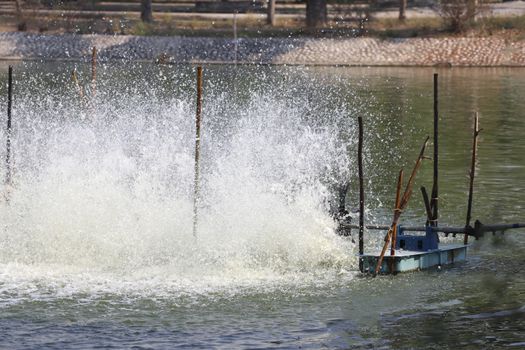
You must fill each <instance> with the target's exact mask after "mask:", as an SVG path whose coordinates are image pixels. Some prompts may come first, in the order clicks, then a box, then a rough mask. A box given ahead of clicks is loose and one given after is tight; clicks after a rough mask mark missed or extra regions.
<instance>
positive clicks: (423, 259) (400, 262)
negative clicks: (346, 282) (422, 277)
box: [359, 244, 467, 274]
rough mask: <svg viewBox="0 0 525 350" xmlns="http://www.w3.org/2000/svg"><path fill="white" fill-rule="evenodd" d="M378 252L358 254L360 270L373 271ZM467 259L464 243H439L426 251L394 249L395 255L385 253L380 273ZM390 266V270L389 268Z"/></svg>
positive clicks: (405, 270) (425, 267)
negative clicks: (434, 247)
mask: <svg viewBox="0 0 525 350" xmlns="http://www.w3.org/2000/svg"><path fill="white" fill-rule="evenodd" d="M379 256H380V252H377V253H373V254H363V255H359V259H360V260H361V261H362V269H361V272H364V273H372V274H373V273H374V271H375V268H376V265H377V261H378V259H379ZM466 259H467V245H464V244H440V245H439V247H438V248H437V249H431V250H428V251H417V250H405V249H396V250H395V255H394V256H390V254H387V255H385V257H384V259H383V263H382V265H381V269H380V270H379V273H381V274H391V273H398V272H408V271H416V270H423V269H428V268H431V267H435V266H441V265H449V264H453V263H455V262H460V261H465V260H466ZM390 266H392V270H391V269H390Z"/></svg>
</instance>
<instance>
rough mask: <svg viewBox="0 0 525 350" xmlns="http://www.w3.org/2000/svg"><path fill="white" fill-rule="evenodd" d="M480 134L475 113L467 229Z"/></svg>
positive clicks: (465, 238) (465, 240) (465, 242)
mask: <svg viewBox="0 0 525 350" xmlns="http://www.w3.org/2000/svg"><path fill="white" fill-rule="evenodd" d="M479 133H480V130H479V118H478V113H477V112H476V113H474V133H473V137H472V159H471V163H470V184H469V191H468V205H467V223H466V224H465V228H467V227H468V226H469V225H470V219H471V214H472V197H473V195H474V175H475V172H476V156H477V154H476V153H477V148H478V135H479ZM463 243H464V244H467V243H468V235H467V234H465V237H464V238H463Z"/></svg>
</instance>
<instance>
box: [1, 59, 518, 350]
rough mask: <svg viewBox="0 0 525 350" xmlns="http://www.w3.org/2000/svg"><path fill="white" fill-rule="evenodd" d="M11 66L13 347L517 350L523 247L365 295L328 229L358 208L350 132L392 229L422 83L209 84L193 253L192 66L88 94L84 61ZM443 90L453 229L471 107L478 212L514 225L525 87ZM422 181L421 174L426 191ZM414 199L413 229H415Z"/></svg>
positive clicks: (261, 74)
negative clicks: (337, 204)
mask: <svg viewBox="0 0 525 350" xmlns="http://www.w3.org/2000/svg"><path fill="white" fill-rule="evenodd" d="M73 68H76V69H77V70H78V75H79V80H80V83H81V85H82V86H83V88H84V89H85V91H84V95H85V96H86V97H85V98H82V97H80V96H79V94H78V91H77V88H76V86H75V85H74V84H73V83H72V82H71V80H70V73H71V70H72V69H73ZM14 69H15V81H16V86H15V100H14V111H13V115H14V120H13V156H14V165H13V169H14V176H13V178H14V183H13V186H12V188H10V189H4V190H3V191H4V197H5V199H4V200H3V201H2V203H0V216H1V222H2V227H3V229H2V232H1V233H0V308H1V314H0V329H1V331H0V344H1V347H5V348H93V347H118V348H122V347H124V348H127V347H135V348H173V347H175V346H177V347H190V348H221V347H222V348H232V347H234V348H314V349H317V348H363V349H368V348H403V349H405V348H414V349H422V348H429V349H432V348H454V349H456V348H463V349H479V348H506V347H516V348H520V347H523V346H524V345H525V337H524V336H523V334H524V333H525V332H524V331H525V322H524V321H523V319H524V317H523V316H524V314H525V279H524V277H523V273H522V271H521V267H522V266H523V264H524V263H525V258H524V254H523V252H522V251H523V249H524V248H525V236H524V234H525V231H523V230H517V231H514V232H508V233H507V234H506V235H505V236H495V237H491V236H489V237H486V238H485V239H483V240H480V241H478V242H475V243H474V244H473V245H472V247H471V248H470V249H469V260H468V261H467V262H465V263H462V264H457V265H454V266H452V267H450V268H444V269H439V270H431V271H424V272H417V273H408V274H402V275H398V276H395V277H391V276H384V277H379V278H375V279H371V278H366V277H362V276H360V275H359V274H358V272H357V259H356V258H355V254H356V253H357V248H356V245H355V244H354V243H353V242H352V240H351V239H344V238H341V237H338V236H336V235H335V234H334V232H333V230H334V228H335V225H334V222H333V220H332V219H331V216H330V214H329V211H330V207H331V206H332V205H333V202H334V200H335V198H334V195H333V194H334V193H335V192H336V189H337V187H338V186H339V185H340V184H343V183H346V182H348V183H349V184H350V191H349V193H348V197H347V205H348V206H349V207H350V208H355V207H357V199H358V192H357V188H356V185H357V181H356V180H357V179H356V174H357V169H356V148H357V144H356V124H357V123H356V118H357V116H363V118H364V121H365V128H366V131H365V144H366V147H365V174H366V178H367V181H366V197H367V201H366V206H367V213H366V216H367V217H366V219H367V222H375V223H387V222H388V221H389V220H390V217H391V212H392V205H393V204H392V203H393V200H394V187H395V181H396V176H397V172H398V171H399V169H400V167H405V169H407V170H408V169H410V168H411V166H412V165H413V162H414V159H415V157H416V156H417V153H418V151H419V147H420V146H421V144H422V142H423V140H424V139H425V137H426V136H427V135H429V134H431V133H432V74H433V73H434V71H433V70H432V69H419V68H418V69H403V68H373V69H372V68H316V67H307V68H304V67H258V66H236V67H234V66H209V67H205V84H204V107H203V137H202V163H201V170H202V193H201V198H200V203H199V213H200V214H199V225H198V235H197V239H195V238H194V237H193V235H192V202H193V147H194V144H193V142H194V136H193V135H194V134H193V133H194V120H193V118H194V117H193V116H194V112H195V106H194V103H195V86H194V85H195V84H194V82H195V79H194V78H195V70H194V68H193V67H189V66H156V65H149V64H140V65H139V64H128V63H123V64H116V63H112V64H103V65H101V66H99V69H98V76H97V82H96V85H95V86H93V85H92V84H91V82H90V77H89V66H88V65H87V64H83V63H77V64H74V63H37V62H33V63H16V64H15V67H14ZM0 71H1V72H2V74H3V78H2V80H1V81H2V85H1V88H0V92H1V97H0V103H1V105H2V106H5V105H6V96H5V95H6V79H5V73H6V71H7V66H6V65H5V64H4V65H2V66H0ZM439 73H440V112H441V113H440V122H441V124H440V131H441V140H440V152H441V153H440V165H441V169H440V176H441V181H440V191H441V193H442V195H441V196H440V214H441V217H440V221H441V223H443V224H454V225H463V224H464V221H465V215H466V194H467V190H468V187H467V186H468V176H467V175H468V169H469V162H470V147H471V126H472V114H471V113H472V111H478V112H479V114H480V119H481V127H482V128H483V129H484V130H483V132H482V136H481V138H480V145H479V160H478V163H477V167H476V171H477V178H476V184H475V185H476V187H475V197H474V211H473V216H474V217H475V218H479V219H480V220H481V221H482V222H485V223H492V222H519V221H521V222H523V221H524V215H523V205H522V198H521V195H522V192H523V189H524V187H523V186H524V184H525V156H524V152H525V141H524V140H523V138H522V133H523V131H524V130H525V118H524V117H525V115H524V112H523V111H524V110H525V101H524V100H523V99H522V98H521V96H523V95H524V94H525V71H524V70H521V69H448V70H440V71H439ZM93 90H94V91H95V92H94V93H93ZM5 137H6V136H5V133H2V135H1V138H0V144H5ZM0 153H1V154H0V156H1V157H5V151H2V152H0ZM430 153H431V152H428V155H430ZM0 176H1V177H4V176H5V168H2V169H0ZM431 176H432V164H431V162H430V161H428V162H426V163H425V164H424V166H423V168H422V170H421V172H420V173H419V175H418V178H417V183H416V186H415V188H416V189H417V188H419V186H421V185H425V186H427V188H428V189H429V188H430V187H431ZM420 197H421V196H420V194H419V192H418V191H415V192H414V195H413V198H412V201H411V203H410V204H409V207H408V209H407V211H406V212H405V213H404V214H403V217H404V220H405V221H404V222H407V223H418V224H419V223H422V222H421V218H423V217H424V210H423V205H422V201H421V199H420ZM366 237H367V249H372V248H373V247H377V246H378V245H379V244H380V242H381V239H382V237H381V234H377V233H373V232H368V233H367V235H366ZM461 239H462V237H457V238H455V239H454V238H452V237H450V238H448V239H447V240H451V241H452V240H461Z"/></svg>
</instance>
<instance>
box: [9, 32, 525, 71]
mask: <svg viewBox="0 0 525 350" xmlns="http://www.w3.org/2000/svg"><path fill="white" fill-rule="evenodd" d="M93 46H96V47H97V48H98V51H99V58H100V59H101V60H156V59H158V58H159V57H162V60H163V61H171V62H202V63H206V62H209V63H216V62H224V63H231V62H234V61H237V62H242V63H263V64H304V65H355V66H361V65H363V66H434V65H447V66H525V41H508V40H505V39H501V38H491V37H488V38H458V37H451V38H409V39H386V40H382V39H378V38H350V39H322V38H240V39H237V41H235V40H233V39H228V38H194V37H151V36H150V37H141V36H124V35H123V36H108V35H74V34H62V35H44V34H30V33H0V59H15V60H23V59H44V60H60V59H72V60H87V59H89V57H90V54H91V48H92V47H93Z"/></svg>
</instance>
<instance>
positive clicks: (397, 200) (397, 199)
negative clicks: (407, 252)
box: [390, 169, 403, 256]
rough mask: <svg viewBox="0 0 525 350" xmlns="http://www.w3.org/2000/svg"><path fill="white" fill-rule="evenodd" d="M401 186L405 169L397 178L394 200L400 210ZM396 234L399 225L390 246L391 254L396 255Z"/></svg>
mask: <svg viewBox="0 0 525 350" xmlns="http://www.w3.org/2000/svg"><path fill="white" fill-rule="evenodd" d="M401 186H403V169H401V170H400V171H399V177H398V178H397V188H396V201H395V202H394V211H400V210H401V209H400V208H399V204H400V201H401ZM396 236H397V226H396V227H394V231H393V233H392V245H391V246H390V255H392V256H394V255H396V250H395V249H396Z"/></svg>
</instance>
